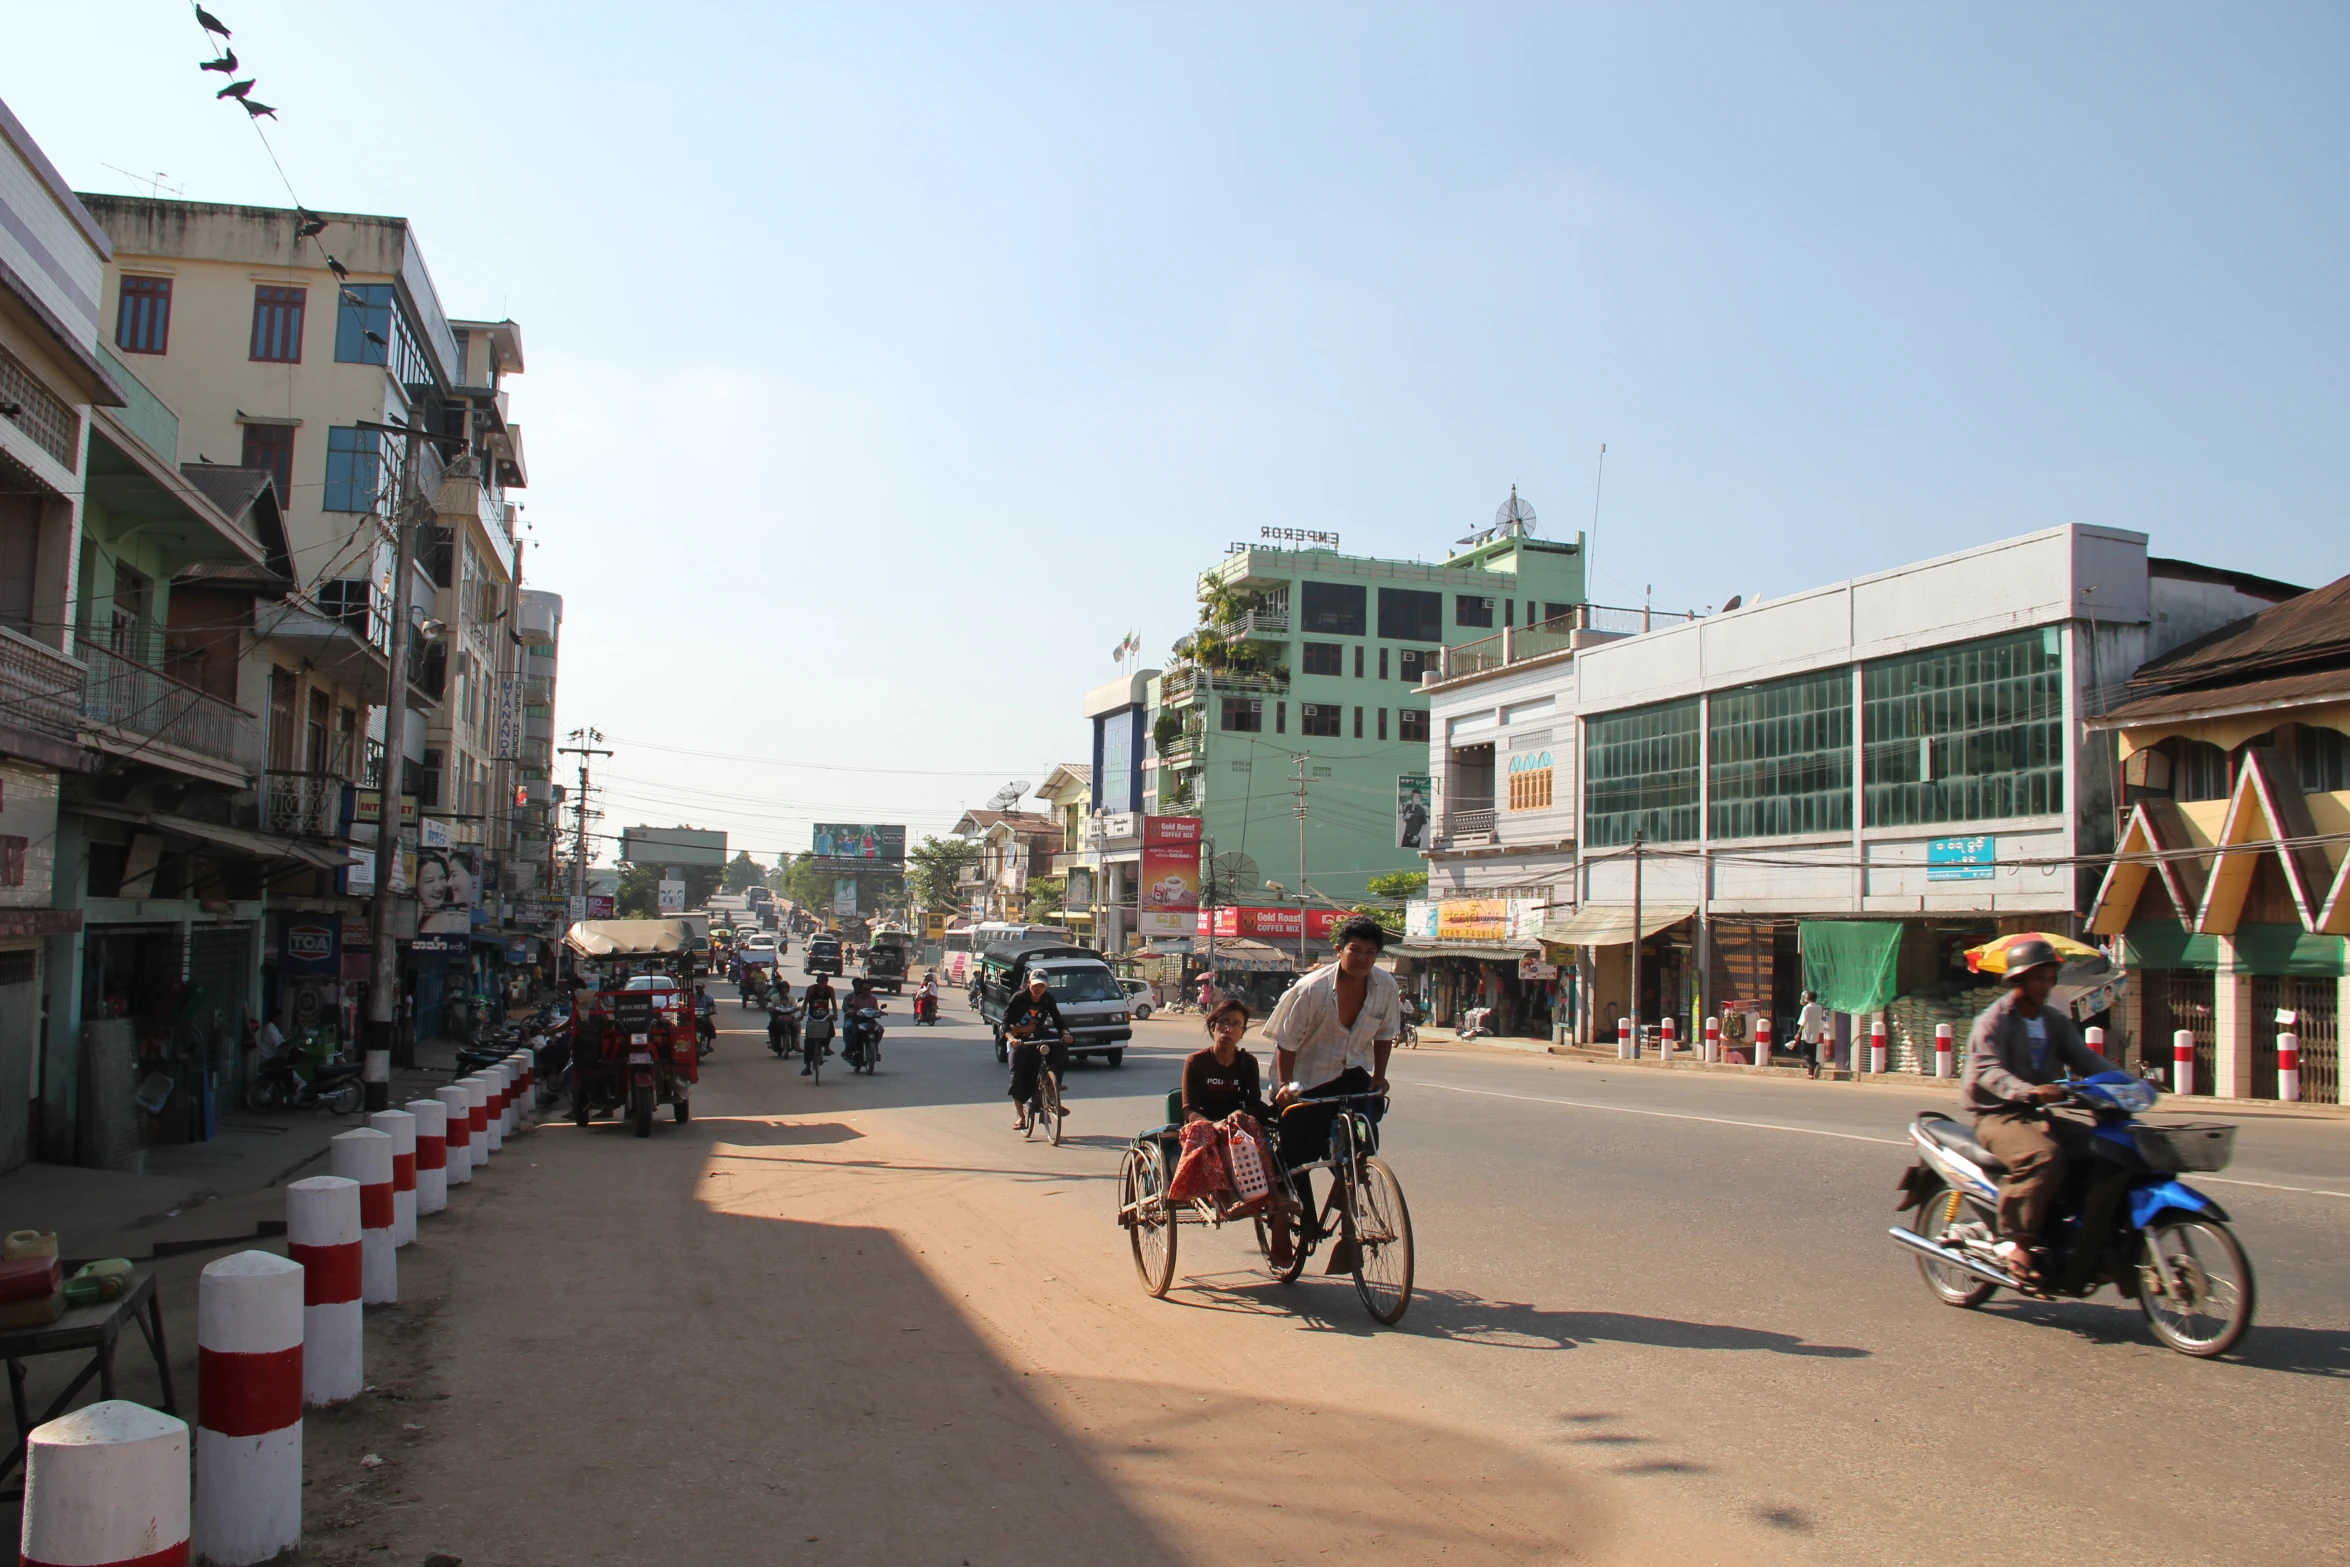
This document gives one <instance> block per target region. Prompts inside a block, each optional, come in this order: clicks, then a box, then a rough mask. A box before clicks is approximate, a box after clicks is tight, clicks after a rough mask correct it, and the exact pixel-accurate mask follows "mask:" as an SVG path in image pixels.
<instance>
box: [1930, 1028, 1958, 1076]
mask: <svg viewBox="0 0 2350 1567" xmlns="http://www.w3.org/2000/svg"><path fill="white" fill-rule="evenodd" d="M1953 1043H1954V1041H1953V1040H1952V1039H1951V1037H1950V1025H1949V1024H1948V1023H1936V1024H1935V1025H1934V1075H1935V1076H1936V1077H1939V1078H1945V1079H1947V1078H1948V1077H1949V1076H1950V1068H1951V1066H1952V1064H1953V1063H1952V1061H1951V1056H1952V1054H1953V1051H1952V1049H1951V1046H1952V1044H1953Z"/></svg>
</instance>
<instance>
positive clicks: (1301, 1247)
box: [1256, 1213, 1306, 1284]
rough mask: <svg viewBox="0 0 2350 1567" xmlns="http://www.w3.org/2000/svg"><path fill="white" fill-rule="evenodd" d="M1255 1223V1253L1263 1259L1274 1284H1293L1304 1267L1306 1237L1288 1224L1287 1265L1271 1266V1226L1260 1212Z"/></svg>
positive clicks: (1303, 1270) (1295, 1227)
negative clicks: (1281, 1266)
mask: <svg viewBox="0 0 2350 1567" xmlns="http://www.w3.org/2000/svg"><path fill="white" fill-rule="evenodd" d="M1256 1223H1257V1253H1258V1255H1260V1256H1262V1257H1263V1258H1264V1259H1265V1271H1266V1272H1267V1273H1269V1274H1271V1275H1272V1276H1273V1282H1274V1283H1276V1284H1295V1283H1296V1282H1297V1276H1298V1275H1299V1274H1301V1273H1303V1272H1305V1269H1306V1238H1305V1237H1304V1236H1303V1235H1301V1234H1299V1233H1298V1230H1297V1226H1295V1225H1292V1226H1290V1232H1289V1266H1288V1267H1286V1268H1276V1267H1275V1266H1273V1227H1272V1226H1271V1225H1270V1224H1267V1223H1266V1222H1265V1216H1264V1215H1263V1214H1261V1213H1260V1214H1258V1215H1257V1221H1256Z"/></svg>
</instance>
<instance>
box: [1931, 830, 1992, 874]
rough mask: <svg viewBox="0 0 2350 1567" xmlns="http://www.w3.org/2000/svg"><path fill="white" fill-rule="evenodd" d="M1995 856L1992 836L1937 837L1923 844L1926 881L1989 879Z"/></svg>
mask: <svg viewBox="0 0 2350 1567" xmlns="http://www.w3.org/2000/svg"><path fill="white" fill-rule="evenodd" d="M1998 859H1999V851H1998V840H1997V839H1995V838H1990V837H1977V838H1936V839H1934V840H1933V841H1932V842H1930V843H1928V844H1927V845H1926V880H1928V881H1989V880H1991V878H1992V873H1993V871H1994V870H1995V868H1996V865H1997V862H1998Z"/></svg>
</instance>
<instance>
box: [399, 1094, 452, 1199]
mask: <svg viewBox="0 0 2350 1567" xmlns="http://www.w3.org/2000/svg"><path fill="white" fill-rule="evenodd" d="M407 1110H408V1113H409V1114H410V1115H412V1116H414V1117H416V1211H417V1212H418V1213H419V1214H426V1213H439V1212H440V1211H441V1210H442V1209H444V1208H446V1207H448V1206H449V1107H448V1106H447V1105H445V1104H443V1103H441V1102H440V1101H439V1100H438V1099H411V1100H409V1101H408V1104H407Z"/></svg>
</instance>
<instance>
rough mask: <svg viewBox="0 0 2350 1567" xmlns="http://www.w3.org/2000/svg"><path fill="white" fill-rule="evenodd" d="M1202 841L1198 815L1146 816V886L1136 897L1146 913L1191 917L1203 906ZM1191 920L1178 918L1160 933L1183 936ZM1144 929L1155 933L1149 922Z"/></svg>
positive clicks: (1143, 874) (1144, 861)
mask: <svg viewBox="0 0 2350 1567" xmlns="http://www.w3.org/2000/svg"><path fill="white" fill-rule="evenodd" d="M1199 841H1200V819H1199V818H1198V817H1196V816H1145V817H1144V818H1143V819H1142V886H1141V888H1140V890H1139V895H1138V897H1137V900H1136V905H1137V907H1138V909H1139V910H1140V911H1141V912H1142V913H1144V914H1171V915H1178V916H1188V915H1189V914H1190V913H1191V911H1192V910H1194V909H1196V908H1198V907H1199ZM1191 923H1192V922H1191V920H1190V919H1188V918H1178V919H1176V920H1175V921H1174V922H1173V928H1172V929H1168V930H1164V931H1163V932H1159V933H1162V934H1166V935H1172V936H1180V935H1182V934H1183V932H1184V931H1185V930H1186V929H1187V928H1189V926H1190V925H1191ZM1142 929H1143V931H1144V933H1145V934H1152V933H1154V926H1153V925H1152V924H1151V923H1149V922H1147V921H1146V922H1145V923H1144V924H1143V926H1142Z"/></svg>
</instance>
